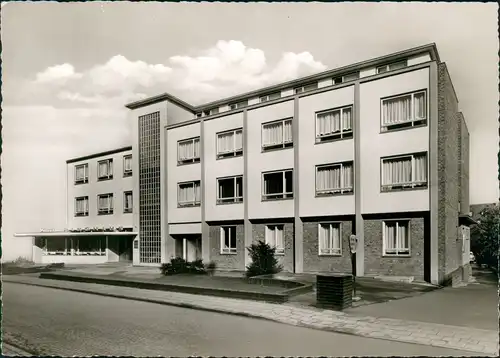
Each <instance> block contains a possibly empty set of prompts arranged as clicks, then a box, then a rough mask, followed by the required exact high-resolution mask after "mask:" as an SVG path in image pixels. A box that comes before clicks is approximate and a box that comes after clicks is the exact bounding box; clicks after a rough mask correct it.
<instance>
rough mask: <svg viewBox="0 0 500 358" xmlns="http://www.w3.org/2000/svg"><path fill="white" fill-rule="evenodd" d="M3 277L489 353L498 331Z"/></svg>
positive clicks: (493, 349)
mask: <svg viewBox="0 0 500 358" xmlns="http://www.w3.org/2000/svg"><path fill="white" fill-rule="evenodd" d="M3 280H4V281H5V282H14V283H24V284H31V285H38V286H44V287H51V288H59V289H65V290H72V291H77V292H85V293H92V294H98V295H104V296H110V297H117V298H125V299H133V300H138V301H146V302H152V303H158V304H165V305H173V306H180V307H187V308H195V309H201V310H208V311H214V312H221V313H229V314H235V315H243V316H248V317H256V318H262V319H267V320H271V321H276V322H280V323H285V324H291V325H295V326H302V327H308V328H314V329H321V330H327V331H335V332H340V333H347V334H353V335H358V336H363V337H370V338H379V339H387V340H393V341H399V342H406V343H416V344H423V345H430V346H435V347H444V348H452V349H458V350H463V351H471V352H476V353H480V354H485V355H492V356H497V355H498V331H494V330H483V329H473V328H465V327H457V326H450V325H442V324H435V323H424V322H416V321H403V320H399V319H390V318H379V317H373V316H358V315H355V314H346V313H341V312H336V311H329V310H321V309H316V308H300V307H294V306H290V305H286V304H282V305H280V304H270V303H262V302H256V301H248V300H238V299H229V298H221V297H212V296H201V295H190V294H184V293H176V292H163V291H152V290H139V289H134V288H126V287H116V286H105V285H97V284H87V283H74V282H67V281H56V280H47V279H43V280H41V279H39V278H37V277H35V276H32V275H22V276H21V275H19V276H8V277H7V276H5V277H3Z"/></svg>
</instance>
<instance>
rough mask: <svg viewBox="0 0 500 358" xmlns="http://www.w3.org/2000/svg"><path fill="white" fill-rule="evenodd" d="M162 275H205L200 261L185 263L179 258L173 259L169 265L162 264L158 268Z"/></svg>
mask: <svg viewBox="0 0 500 358" xmlns="http://www.w3.org/2000/svg"><path fill="white" fill-rule="evenodd" d="M160 271H161V273H162V275H165V276H168V275H176V274H181V273H189V274H205V273H206V270H205V266H204V265H203V261H202V260H201V259H199V260H195V261H191V262H189V261H186V260H184V259H183V258H181V257H174V258H172V259H171V260H170V262H169V263H164V264H162V265H161V266H160Z"/></svg>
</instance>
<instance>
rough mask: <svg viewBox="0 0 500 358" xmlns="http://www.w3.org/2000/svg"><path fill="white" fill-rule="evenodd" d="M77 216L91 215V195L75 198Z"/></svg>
mask: <svg viewBox="0 0 500 358" xmlns="http://www.w3.org/2000/svg"><path fill="white" fill-rule="evenodd" d="M75 216H89V197H88V196H81V197H79V198H75Z"/></svg>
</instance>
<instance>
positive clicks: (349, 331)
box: [5, 281, 495, 355]
mask: <svg viewBox="0 0 500 358" xmlns="http://www.w3.org/2000/svg"><path fill="white" fill-rule="evenodd" d="M5 282H8V283H15V284H20V285H27V286H37V287H45V288H52V289H58V290H64V291H72V292H78V293H86V294H92V295H97V296H104V297H112V298H118V299H125V300H130V301H139V302H146V303H154V304H159V305H164V306H173V307H180V308H187V309H194V310H199V311H207V312H213V313H220V314H228V315H233V316H239V317H247V318H254V319H261V320H265V321H271V322H277V323H281V324H288V325H292V326H298V327H304V328H309V329H314V330H320V331H327V332H334V333H340V334H347V335H350V336H357V337H364V338H371V339H382V340H386V341H393V342H400V343H406V344H416V345H424V346H434V347H439V348H446V349H454V350H457V351H467V352H474V353H481V354H490V355H492V354H495V353H492V352H490V351H488V352H486V351H485V350H480V349H473V348H471V347H454V346H449V345H443V344H425V343H420V342H412V341H409V340H404V339H396V338H393V337H390V336H374V335H371V334H370V333H368V332H367V333H364V332H359V331H356V330H354V329H352V328H347V327H346V328H340V327H328V326H322V327H318V326H316V325H314V324H311V323H307V322H303V321H300V320H294V319H292V320H281V319H277V318H272V317H266V316H262V315H259V314H254V313H247V312H239V311H235V310H224V309H218V308H210V307H205V306H203V305H197V304H191V303H178V302H168V301H163V300H157V299H150V298H141V297H131V296H126V295H122V294H112V293H104V292H94V291H91V290H88V289H78V288H66V287H60V286H56V285H50V284H37V283H30V282H16V281H5Z"/></svg>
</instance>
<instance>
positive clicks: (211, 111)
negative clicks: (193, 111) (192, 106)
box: [203, 107, 219, 117]
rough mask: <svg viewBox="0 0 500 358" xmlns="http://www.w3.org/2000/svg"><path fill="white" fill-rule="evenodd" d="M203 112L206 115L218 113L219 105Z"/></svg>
mask: <svg viewBox="0 0 500 358" xmlns="http://www.w3.org/2000/svg"><path fill="white" fill-rule="evenodd" d="M203 114H204V115H205V116H207V117H208V116H212V115H214V114H219V107H214V108H210V109H207V110H205V111H203Z"/></svg>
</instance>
